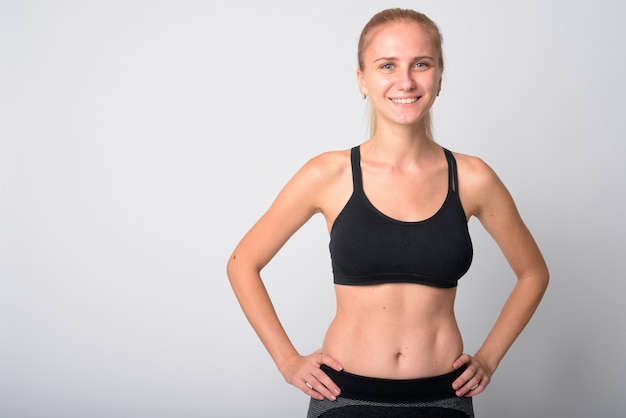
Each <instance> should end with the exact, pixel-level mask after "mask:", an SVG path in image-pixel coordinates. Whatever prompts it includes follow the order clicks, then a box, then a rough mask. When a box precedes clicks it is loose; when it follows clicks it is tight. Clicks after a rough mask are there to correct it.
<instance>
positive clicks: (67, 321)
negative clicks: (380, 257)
mask: <svg viewBox="0 0 626 418" xmlns="http://www.w3.org/2000/svg"><path fill="white" fill-rule="evenodd" d="M391 6H401V7H412V8H415V9H418V10H420V11H423V12H425V13H426V14H428V15H429V16H430V17H432V18H433V19H434V20H435V21H436V22H437V23H438V24H439V26H440V28H441V30H442V32H443V35H444V38H445V41H444V50H445V57H446V72H445V81H444V86H443V91H442V93H441V96H440V97H439V100H438V102H437V103H436V105H435V108H434V119H435V135H436V138H437V140H438V142H439V143H441V144H442V145H444V146H446V147H447V148H450V149H452V150H455V151H459V152H463V153H467V154H473V155H478V156H480V157H481V158H483V159H484V160H485V161H487V162H488V163H489V164H490V165H491V166H492V167H493V168H494V169H495V170H496V172H497V173H498V174H499V175H500V177H501V178H502V179H503V181H504V182H505V184H506V185H507V186H508V187H509V189H510V191H511V192H512V194H513V196H514V198H515V199H516V202H517V204H518V206H519V209H520V211H521V213H522V215H523V217H524V219H525V221H526V222H527V224H528V226H529V227H530V229H531V231H532V232H533V234H534V235H535V237H536V239H537V241H538V243H539V244H540V247H541V248H542V250H543V252H544V255H545V257H546V259H547V261H548V263H549V267H550V270H551V273H552V282H551V285H550V288H549V290H548V293H547V295H546V297H545V299H544V302H543V304H542V305H541V306H540V308H539V310H538V312H537V314H536V316H535V317H534V318H533V321H532V322H531V324H530V325H529V327H528V328H527V330H526V331H525V332H524V333H523V334H522V336H521V337H520V339H519V340H518V342H517V343H516V345H515V346H514V347H513V348H512V350H511V351H510V352H509V354H508V356H507V357H506V358H505V360H504V362H503V363H502V365H501V367H500V368H499V369H498V371H497V373H496V374H495V375H494V379H493V383H492V385H491V386H490V387H489V388H488V390H487V391H486V392H485V393H484V394H482V395H480V396H478V397H477V398H475V407H476V412H477V414H478V416H480V417H497V418H501V417H507V418H515V417H549V416H553V417H565V416H567V417H589V416H602V417H617V416H622V414H623V411H620V408H622V405H623V400H622V397H623V395H622V393H623V383H622V382H623V380H624V374H625V372H626V362H624V352H625V351H626V343H625V336H624V329H626V314H625V313H624V308H623V304H622V300H623V299H624V291H625V290H626V285H625V284H624V283H625V281H624V273H623V268H622V266H623V264H624V248H625V245H624V236H625V234H626V227H625V221H624V211H625V209H626V203H625V201H624V193H625V192H624V190H625V188H624V185H625V184H624V183H625V179H626V169H625V168H624V162H623V160H624V151H625V150H626V149H625V148H626V147H625V146H624V144H623V141H624V132H625V131H626V122H625V120H626V118H625V117H624V116H623V113H624V111H625V110H626V82H625V81H624V70H625V67H626V48H625V47H624V39H626V30H625V29H624V25H623V19H624V16H626V3H624V2H623V1H620V0H615V1H610V0H603V1H600V0H594V1H590V0H578V1H575V2H573V1H566V0H561V1H559V0H549V1H545V0H544V1H539V0H531V1H524V2H503V1H496V0H490V1H480V2H478V1H474V2H471V1H462V0H453V1H445V2H444V1H434V0H424V1H396V2H386V1H382V0H379V1H368V2H363V1H356V0H351V1H342V2H339V1H330V0H317V1H312V2H297V1H287V0H285V1H279V0H265V1H262V2H261V1H253V0H247V1H231V2H221V1H220V2H217V1H213V2H207V1H136V0H132V1H129V0H126V1H106V2H105V1H99V2H95V1H91V2H89V1H63V2H61V1H19V2H17V1H6V0H5V1H3V2H2V3H0V415H1V416H3V417H20V418H21V417H65V418H70V417H183V416H184V417H209V416H210V417H242V416H259V417H266V416H276V417H297V416H304V414H305V411H306V408H307V402H308V401H307V399H306V397H305V396H304V395H302V394H301V393H300V392H299V391H297V390H296V389H295V388H293V387H291V386H289V385H287V384H286V383H285V382H284V381H283V379H282V377H281V376H280V374H279V373H278V371H277V370H276V368H275V367H274V365H273V363H272V362H271V359H270V358H269V356H268V355H267V353H266V352H265V350H264V348H263V347H262V345H261V344H260V342H259V341H258V340H257V338H256V337H255V335H254V333H253V331H252V329H251V328H250V326H249V325H248V323H247V322H246V321H245V318H244V317H243V314H242V313H241V311H240V309H239V306H238V305H237V302H236V300H235V298H234V296H233V294H232V291H231V290H230V287H229V285H228V281H227V278H226V274H225V265H226V260H227V259H228V256H229V254H230V252H231V251H232V249H233V248H234V246H235V245H236V243H237V242H238V241H239V239H240V238H241V236H242V235H243V234H244V233H245V231H246V230H247V229H248V228H249V227H250V226H251V225H252V224H253V223H254V222H255V220H256V219H257V218H258V217H259V216H260V215H261V214H262V213H263V212H264V211H265V209H266V208H267V207H268V205H269V204H270V203H271V201H272V200H273V198H274V196H275V195H276V194H277V192H278V191H279V190H280V188H281V187H282V186H283V185H284V183H285V182H286V181H287V180H288V179H289V178H290V177H291V176H292V175H293V173H295V171H296V170H297V169H298V168H299V167H300V166H301V165H302V164H303V163H304V162H305V161H306V160H308V159H309V158H311V157H313V156H314V155H316V154H318V153H321V152H323V151H326V150H330V149H344V148H349V147H351V146H353V145H356V144H358V143H360V142H362V141H363V140H365V139H366V138H367V136H366V135H367V129H366V127H367V109H366V106H365V104H364V102H363V101H362V100H361V99H360V97H359V92H358V88H357V84H356V81H355V69H356V43H357V39H358V35H359V33H360V30H361V28H362V26H363V25H364V24H365V23H366V21H367V20H368V19H369V18H370V17H371V16H372V15H373V14H374V13H375V12H377V11H379V10H381V9H383V8H386V7H391ZM461 187H462V179H461ZM470 226H471V230H472V233H473V238H474V244H475V262H474V264H473V266H472V268H471V270H470V272H469V273H468V274H467V275H466V277H464V278H463V279H462V281H461V284H460V287H459V296H458V300H457V315H458V320H459V323H460V326H461V330H462V333H463V335H464V338H465V342H466V350H467V351H469V352H473V351H474V350H476V349H477V347H478V346H479V344H480V343H481V341H482V339H483V338H484V337H485V336H486V334H487V332H488V330H489V328H490V326H491V325H492V324H493V321H494V320H495V317H496V315H497V313H498V311H499V309H500V307H501V305H502V303H503V302H504V299H505V297H506V296H507V294H508V292H509V291H510V289H511V287H512V285H513V283H514V281H515V279H514V276H513V275H512V273H511V272H510V270H509V269H508V266H507V265H506V263H505V261H504V260H503V257H502V256H501V254H500V253H499V251H498V249H497V248H496V247H495V246H494V244H493V242H492V241H491V240H490V239H489V238H488V236H486V234H485V233H484V232H483V231H482V229H481V227H480V225H479V223H478V222H476V221H475V220H472V221H471V222H470ZM327 244H328V236H327V232H326V231H325V225H324V223H323V221H322V219H321V217H315V218H313V219H312V221H311V222H310V223H309V224H307V225H306V226H305V227H304V228H303V229H302V230H301V231H299V232H298V233H297V234H296V235H295V236H294V238H293V240H292V241H290V242H289V243H288V244H287V246H286V247H285V248H284V250H283V251H282V252H281V253H280V254H279V255H278V256H277V257H276V259H275V260H274V261H273V262H272V263H271V264H270V265H269V266H268V267H267V269H266V271H264V278H265V280H266V283H267V286H268V288H269V290H270V293H271V295H272V297H273V300H274V302H275V304H276V308H277V310H278V312H279V315H280V316H281V318H282V319H283V321H284V325H285V327H286V328H287V330H288V332H289V334H290V336H291V337H292V339H293V341H294V343H295V344H296V346H297V347H298V349H299V350H301V351H302V352H303V353H308V352H311V351H313V350H315V349H316V348H318V347H319V345H320V344H321V340H322V337H323V334H324V331H325V328H326V326H327V325H328V322H329V321H330V319H331V318H332V315H333V309H334V296H333V289H332V277H331V275H330V260H329V256H328V248H327Z"/></svg>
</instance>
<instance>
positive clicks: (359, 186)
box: [350, 146, 363, 191]
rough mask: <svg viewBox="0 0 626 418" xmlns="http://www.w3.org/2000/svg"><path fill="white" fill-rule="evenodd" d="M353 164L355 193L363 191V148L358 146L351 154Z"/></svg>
mask: <svg viewBox="0 0 626 418" xmlns="http://www.w3.org/2000/svg"><path fill="white" fill-rule="evenodd" d="M350 161H351V162H352V187H353V188H354V191H362V190H363V178H362V177H361V148H360V147H359V146H356V147H354V148H352V150H351V152H350Z"/></svg>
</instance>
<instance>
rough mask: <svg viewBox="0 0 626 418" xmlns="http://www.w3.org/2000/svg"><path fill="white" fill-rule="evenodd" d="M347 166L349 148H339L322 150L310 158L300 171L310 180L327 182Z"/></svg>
mask: <svg viewBox="0 0 626 418" xmlns="http://www.w3.org/2000/svg"><path fill="white" fill-rule="evenodd" d="M349 168H350V150H341V151H328V152H324V153H322V154H319V155H317V156H315V157H313V158H311V159H310V160H309V161H307V162H306V164H304V166H303V167H302V169H301V170H300V171H301V172H302V173H303V174H304V175H306V176H307V177H309V178H310V179H311V180H312V181H321V182H323V183H328V181H329V180H332V179H334V178H336V177H337V176H340V175H341V174H343V173H345V172H346V170H348V169H349Z"/></svg>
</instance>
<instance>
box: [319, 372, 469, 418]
mask: <svg viewBox="0 0 626 418" xmlns="http://www.w3.org/2000/svg"><path fill="white" fill-rule="evenodd" d="M322 369H323V370H324V372H325V373H326V374H328V376H329V377H330V378H331V379H333V381H334V382H335V383H336V384H337V385H338V386H339V387H340V388H341V396H339V397H338V398H337V400H336V401H330V400H328V399H324V400H323V401H318V400H316V399H311V402H310V404H309V412H308V415H307V418H318V417H319V418H350V417H359V418H374V417H376V418H400V417H415V418H419V417H424V418H457V417H458V418H468V417H469V418H474V408H473V405H472V398H459V397H457V396H456V395H455V393H454V390H453V389H452V382H454V380H455V379H456V378H457V377H458V376H459V375H460V374H461V373H463V369H461V370H455V371H453V372H451V373H448V374H444V375H441V376H434V377H427V378H423V379H407V380H393V379H377V378H371V377H365V376H359V375H355V374H351V373H348V372H345V371H342V372H336V371H334V370H332V369H331V368H329V367H326V366H322Z"/></svg>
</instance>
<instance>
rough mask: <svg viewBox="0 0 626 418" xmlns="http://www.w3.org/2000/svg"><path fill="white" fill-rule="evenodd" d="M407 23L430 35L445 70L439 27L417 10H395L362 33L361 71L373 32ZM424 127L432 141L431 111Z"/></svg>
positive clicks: (373, 116) (373, 128)
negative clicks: (388, 26) (411, 23)
mask: <svg viewBox="0 0 626 418" xmlns="http://www.w3.org/2000/svg"><path fill="white" fill-rule="evenodd" d="M407 21H408V22H414V23H417V24H418V25H420V26H421V27H422V29H424V30H425V31H426V32H427V33H428V34H429V35H430V38H431V41H432V43H433V46H434V47H435V51H436V52H437V53H438V55H439V61H438V63H439V67H440V68H441V69H442V70H443V48H442V44H443V37H442V36H441V32H440V31H439V28H438V27H437V25H436V24H435V22H433V21H432V20H431V19H430V18H429V17H428V16H426V15H425V14H423V13H420V12H416V11H415V10H411V9H399V8H395V9H386V10H383V11H381V12H379V13H377V14H375V15H374V16H373V17H372V18H371V19H370V20H369V22H367V24H366V25H365V26H364V27H363V30H362V31H361V36H360V38H359V46H358V49H357V58H358V63H359V69H360V70H361V71H362V70H363V69H364V64H363V55H364V53H365V49H366V48H367V45H368V44H369V42H370V41H371V32H372V31H373V30H374V29H375V28H378V27H380V26H383V25H386V24H388V23H396V22H407ZM424 125H425V126H426V135H427V136H428V137H429V138H431V139H432V138H433V134H432V117H431V115H430V110H429V111H428V113H426V115H424ZM375 133H376V111H375V110H374V109H373V108H372V109H370V135H374V134H375Z"/></svg>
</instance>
